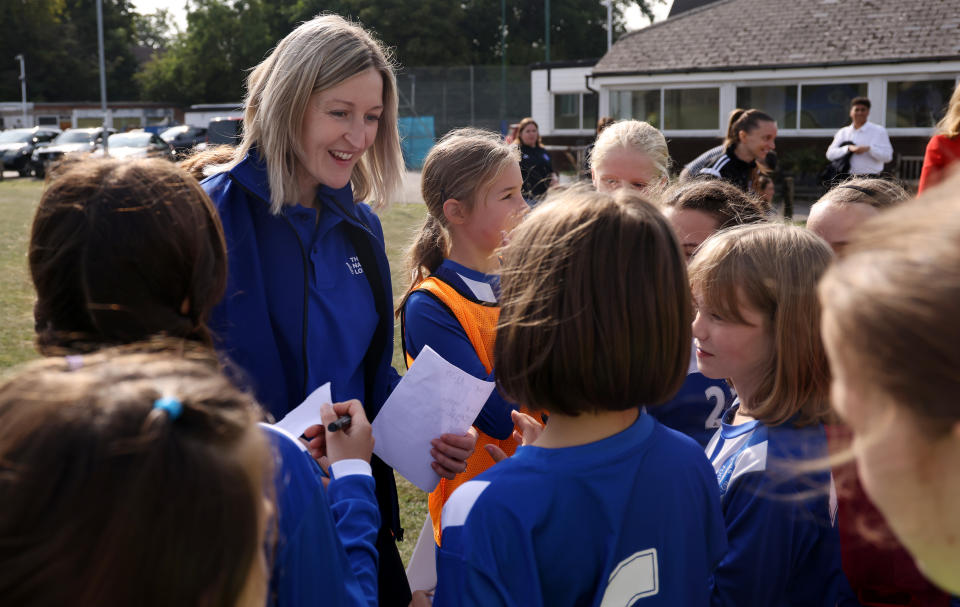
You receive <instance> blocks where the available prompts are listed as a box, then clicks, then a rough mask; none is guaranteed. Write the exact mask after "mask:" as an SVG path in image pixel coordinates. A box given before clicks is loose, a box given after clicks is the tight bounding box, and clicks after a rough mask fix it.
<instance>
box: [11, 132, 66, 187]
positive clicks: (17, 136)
mask: <svg viewBox="0 0 960 607" xmlns="http://www.w3.org/2000/svg"><path fill="white" fill-rule="evenodd" d="M59 134H60V129H57V128H53V127H44V126H35V127H33V128H30V129H10V130H8V131H3V132H2V133H0V156H2V157H3V169H4V170H7V169H12V170H14V171H17V172H18V173H20V176H21V177H26V176H27V175H29V174H30V169H31V168H32V166H31V164H30V156H31V155H32V154H33V150H34V149H35V148H36V147H37V145H38V144H41V143H46V142H47V141H50V140H51V139H53V138H54V137H56V136H57V135H59Z"/></svg>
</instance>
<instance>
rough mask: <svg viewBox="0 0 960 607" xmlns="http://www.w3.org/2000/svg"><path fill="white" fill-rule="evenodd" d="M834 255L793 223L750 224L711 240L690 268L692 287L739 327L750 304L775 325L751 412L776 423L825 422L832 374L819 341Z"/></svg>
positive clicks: (711, 305) (818, 239)
mask: <svg viewBox="0 0 960 607" xmlns="http://www.w3.org/2000/svg"><path fill="white" fill-rule="evenodd" d="M831 257H832V253H831V252H830V248H829V247H828V246H827V244H826V243H825V242H823V241H822V240H821V239H820V238H819V237H817V236H816V235H814V234H812V233H810V232H808V231H807V230H804V229H803V228H799V227H796V226H791V225H786V224H763V223H761V224H753V225H744V226H738V227H735V228H731V229H729V230H724V231H721V232H718V233H716V234H714V235H713V236H711V237H710V238H708V239H707V240H706V241H705V242H704V243H703V245H701V247H700V249H699V250H698V251H697V254H696V256H694V258H693V261H692V262H691V263H690V288H691V290H692V291H693V292H694V293H695V294H696V295H697V296H698V297H700V298H702V299H703V300H704V301H705V302H706V304H707V306H709V307H710V308H711V309H713V310H716V311H717V312H718V313H719V314H720V315H721V316H723V317H725V318H727V319H729V320H730V321H732V322H741V323H743V322H746V321H745V320H744V318H743V315H742V314H741V312H740V306H741V304H742V303H743V304H747V305H749V306H751V307H753V308H755V309H756V310H757V311H759V312H760V313H761V314H763V315H764V316H765V317H766V318H767V319H768V321H769V323H770V324H769V327H770V333H771V335H772V341H773V355H772V357H771V360H770V364H769V366H768V367H767V370H766V372H765V373H764V375H763V377H762V379H761V381H760V385H759V386H758V387H757V390H756V393H755V395H754V402H753V403H751V406H750V415H751V416H753V417H754V418H756V419H758V420H760V421H761V422H763V423H764V424H767V425H770V426H776V425H779V424H782V423H784V422H786V421H788V420H790V419H791V418H793V422H794V424H795V425H796V426H797V427H802V426H806V425H809V424H814V423H818V422H822V421H824V420H825V419H826V417H827V414H828V412H829V403H828V398H827V392H828V390H829V384H830V372H829V368H828V366H827V359H826V354H825V352H824V349H823V342H822V341H821V339H820V306H819V305H818V303H817V291H816V287H817V281H818V280H819V279H820V277H821V276H822V275H823V273H824V272H825V271H826V269H827V266H828V265H829V263H830V259H831Z"/></svg>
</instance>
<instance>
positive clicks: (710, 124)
mask: <svg viewBox="0 0 960 607" xmlns="http://www.w3.org/2000/svg"><path fill="white" fill-rule="evenodd" d="M718 128H720V89H718V88H709V89H664V91H663V130H665V131H671V130H694V129H697V130H701V129H702V130H708V129H709V130H715V129H718Z"/></svg>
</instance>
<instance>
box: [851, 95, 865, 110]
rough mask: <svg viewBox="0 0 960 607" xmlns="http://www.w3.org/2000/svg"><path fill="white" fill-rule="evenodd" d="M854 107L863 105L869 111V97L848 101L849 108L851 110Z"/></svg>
mask: <svg viewBox="0 0 960 607" xmlns="http://www.w3.org/2000/svg"><path fill="white" fill-rule="evenodd" d="M855 105H865V106H867V109H870V98H869V97H854V98H853V99H851V100H850V107H851V108H852V107H853V106H855Z"/></svg>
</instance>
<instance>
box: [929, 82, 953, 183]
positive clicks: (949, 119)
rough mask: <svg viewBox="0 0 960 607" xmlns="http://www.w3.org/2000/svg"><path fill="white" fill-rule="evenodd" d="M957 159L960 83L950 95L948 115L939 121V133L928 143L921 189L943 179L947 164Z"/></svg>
mask: <svg viewBox="0 0 960 607" xmlns="http://www.w3.org/2000/svg"><path fill="white" fill-rule="evenodd" d="M957 160H960V84H958V85H957V88H955V89H954V90H953V95H951V96H950V103H949V104H948V105H947V113H946V115H944V117H943V118H942V119H941V120H940V122H938V123H937V134H936V135H934V136H933V138H932V139H930V142H929V143H928V144H927V151H926V154H924V156H923V170H922V171H921V172H920V187H919V191H920V192H923V191H924V190H925V189H927V188H929V187H932V186H934V185H936V184H937V183H939V182H940V181H942V180H943V177H944V173H945V169H946V168H947V166H948V165H950V164H953V163H954V162H956V161H957ZM954 168H955V167H954Z"/></svg>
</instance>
